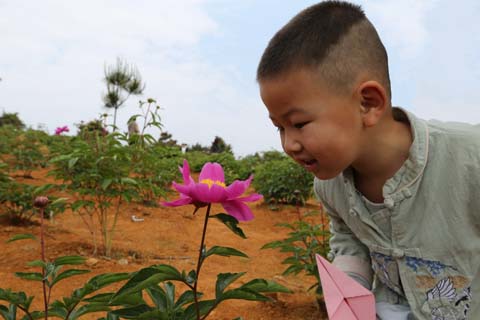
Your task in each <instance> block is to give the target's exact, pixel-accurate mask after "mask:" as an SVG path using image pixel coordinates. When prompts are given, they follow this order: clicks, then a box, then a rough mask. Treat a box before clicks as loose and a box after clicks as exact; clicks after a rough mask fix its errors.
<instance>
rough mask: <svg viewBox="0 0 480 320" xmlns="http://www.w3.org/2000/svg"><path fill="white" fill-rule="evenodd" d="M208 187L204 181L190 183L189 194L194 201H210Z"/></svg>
mask: <svg viewBox="0 0 480 320" xmlns="http://www.w3.org/2000/svg"><path fill="white" fill-rule="evenodd" d="M209 191H210V188H209V187H208V185H207V184H204V183H195V184H193V185H192V189H191V193H190V196H191V197H192V198H193V200H194V201H195V202H197V201H198V202H204V203H208V202H210V194H209Z"/></svg>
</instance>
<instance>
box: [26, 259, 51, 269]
mask: <svg viewBox="0 0 480 320" xmlns="http://www.w3.org/2000/svg"><path fill="white" fill-rule="evenodd" d="M27 266H29V267H40V268H46V266H47V264H46V263H45V262H44V261H42V260H33V261H30V262H29V263H27Z"/></svg>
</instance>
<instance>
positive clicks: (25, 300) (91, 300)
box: [0, 235, 129, 320]
mask: <svg viewBox="0 0 480 320" xmlns="http://www.w3.org/2000/svg"><path fill="white" fill-rule="evenodd" d="M14 238H15V239H14V240H15V241H16V240H21V239H27V238H30V239H31V237H27V235H21V236H17V237H14ZM14 240H12V241H14ZM42 250H43V247H42ZM84 262H85V258H83V257H80V256H62V257H58V258H57V259H55V260H54V261H45V260H35V261H31V262H29V263H28V265H29V266H31V267H39V268H40V269H41V270H40V271H41V272H16V273H15V275H16V276H17V277H20V278H22V279H25V280H30V281H37V282H41V283H42V285H43V286H44V296H43V299H44V305H45V306H47V308H46V309H45V310H43V311H33V310H30V308H31V305H32V301H33V299H34V297H33V296H27V294H26V293H25V292H13V291H11V290H10V289H2V288H0V301H5V302H7V303H8V307H7V306H4V305H2V304H0V316H2V317H3V319H5V320H16V319H17V309H20V310H21V311H22V312H23V314H24V316H23V317H22V318H21V319H22V320H23V319H25V320H26V319H41V318H44V317H45V318H47V313H48V316H49V317H56V318H61V319H69V320H74V319H79V318H80V317H81V316H83V315H85V314H88V313H92V312H98V311H110V309H111V308H110V307H109V306H107V303H106V302H105V301H104V300H105V299H103V300H102V299H101V298H100V297H108V298H109V297H111V296H112V295H113V293H109V292H106V293H105V292H104V293H101V294H97V295H93V294H94V293H96V292H97V291H98V290H100V289H103V288H104V287H106V286H108V285H111V284H113V283H116V282H119V281H124V280H126V279H128V278H129V274H127V273H107V274H100V275H97V276H95V277H93V278H91V279H90V280H89V281H87V283H85V285H84V286H83V287H81V288H78V289H75V290H74V291H73V292H72V294H71V295H70V297H64V298H62V299H59V300H55V301H53V302H52V303H50V297H51V292H52V289H53V287H54V286H55V285H56V284H58V283H59V282H60V281H62V280H65V279H68V278H70V277H73V276H76V275H81V274H84V273H88V272H90V271H89V270H85V269H76V268H72V269H67V270H62V268H63V267H65V266H72V265H73V266H76V265H81V264H84ZM109 300H110V299H107V301H109Z"/></svg>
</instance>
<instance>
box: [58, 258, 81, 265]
mask: <svg viewBox="0 0 480 320" xmlns="http://www.w3.org/2000/svg"><path fill="white" fill-rule="evenodd" d="M84 263H85V258H84V257H81V256H64V257H58V258H57V259H55V261H54V262H53V264H54V265H56V266H62V265H66V264H71V265H76V264H84Z"/></svg>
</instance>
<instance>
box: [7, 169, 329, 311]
mask: <svg viewBox="0 0 480 320" xmlns="http://www.w3.org/2000/svg"><path fill="white" fill-rule="evenodd" d="M45 173H46V172H45V171H37V172H34V173H33V176H34V178H35V179H33V180H25V181H26V182H27V183H32V184H36V185H41V184H44V183H47V182H52V181H51V178H46V177H45ZM171 197H172V199H173V198H175V197H176V195H175V194H172V195H171ZM250 207H251V209H252V211H253V213H254V215H255V219H254V220H252V221H250V222H247V223H241V225H240V227H241V228H242V229H243V231H244V232H245V234H246V236H247V239H241V238H239V237H237V236H236V235H234V234H233V233H232V232H231V231H230V230H228V229H227V228H226V227H225V226H224V225H223V224H221V223H220V222H218V221H217V220H216V219H211V220H210V222H209V227H208V231H207V237H206V245H207V247H211V246H213V245H220V246H227V247H234V248H236V249H238V250H241V251H243V252H245V253H246V254H247V255H248V256H249V258H239V257H230V258H229V257H219V256H218V257H217V256H212V257H209V258H208V260H206V262H205V264H204V266H203V268H202V271H201V274H200V282H199V288H200V291H202V292H203V293H204V294H205V298H209V297H211V295H212V294H213V293H214V291H215V289H214V287H215V280H216V275H217V274H218V273H225V272H241V271H246V272H247V274H246V275H244V276H243V277H242V278H240V280H238V283H239V284H241V283H245V282H247V281H249V280H251V279H253V278H265V279H271V280H275V281H277V282H278V283H280V284H283V285H285V286H286V287H288V288H289V289H291V290H292V291H293V293H292V294H276V295H273V296H272V298H273V301H272V302H266V303H265V302H251V301H243V300H230V301H226V302H223V303H222V304H221V305H220V306H219V307H218V308H217V309H216V310H215V311H214V312H213V313H212V314H211V315H210V316H209V319H213V320H224V319H225V320H231V319H234V318H236V317H240V316H241V317H243V319H245V320H266V319H276V320H294V319H295V320H298V319H326V315H325V314H324V313H323V312H321V311H320V310H319V309H318V307H317V303H316V299H315V295H314V293H313V292H310V291H307V288H309V287H310V286H311V285H312V284H313V279H312V278H309V277H305V276H302V275H298V276H282V275H281V274H282V271H283V270H284V269H285V268H286V266H285V265H282V264H281V261H282V260H283V259H285V258H286V257H287V256H286V255H285V254H283V253H280V252H279V251H278V250H272V249H267V250H260V248H261V247H262V246H263V245H264V244H265V243H267V242H270V241H273V240H279V239H282V238H283V237H285V236H286V235H287V230H286V229H285V228H282V227H278V226H275V224H277V223H281V222H293V221H295V220H297V219H298V218H297V217H298V212H297V209H296V208H295V207H290V206H285V207H283V208H280V210H278V211H272V210H270V209H269V208H268V206H266V205H264V204H262V203H261V202H258V203H253V204H251V206H250ZM318 209H320V207H319V206H318V205H317V204H316V203H315V202H314V201H312V202H310V203H309V205H308V206H307V207H304V208H300V210H302V211H307V210H318ZM192 212H193V207H192V206H185V207H178V208H164V207H159V208H152V207H145V206H142V205H140V204H135V203H133V204H128V205H125V206H124V207H123V209H122V213H121V216H120V218H119V221H118V225H117V229H116V234H115V236H114V241H113V251H114V253H113V255H112V257H111V258H106V257H101V256H95V257H94V256H93V255H92V251H93V250H92V248H93V246H92V239H91V236H90V234H89V232H88V229H87V228H86V226H85V225H84V224H83V222H82V219H81V218H80V217H79V216H78V215H77V214H76V213H72V212H71V211H66V212H64V213H63V214H60V215H58V216H56V217H55V218H54V219H53V220H51V221H48V222H47V228H46V230H47V232H46V234H47V236H46V245H47V258H48V259H51V260H53V259H55V257H58V256H62V255H82V256H84V257H86V258H87V259H90V258H93V260H92V259H91V260H90V262H91V264H92V265H91V266H85V268H88V269H90V270H91V273H88V274H85V275H80V276H75V277H72V278H69V279H68V280H64V281H62V282H60V283H59V284H58V285H57V286H56V287H54V289H53V292H52V300H51V301H53V300H54V299H58V298H61V297H64V296H69V295H70V294H71V292H72V291H73V289H75V288H78V287H81V286H82V285H83V283H85V282H86V281H87V280H88V279H90V278H91V277H93V276H94V275H97V274H100V273H107V272H133V271H136V270H139V269H141V268H144V267H147V266H150V265H153V264H163V263H166V264H172V265H174V266H175V267H176V268H178V269H179V270H183V269H184V270H186V271H187V272H188V271H189V270H191V269H194V268H195V264H196V260H197V257H198V256H197V254H198V246H199V242H200V237H201V231H202V227H203V218H204V214H205V211H202V210H201V209H200V210H199V212H197V214H196V215H195V216H193V215H192ZM219 212H224V210H223V208H222V207H221V206H213V208H212V214H215V213H219ZM132 215H135V216H137V217H139V218H142V219H144V221H142V222H133V221H132V219H131V216H132ZM39 232H40V227H39V226H37V225H33V226H11V225H8V224H5V223H3V224H0V252H1V255H0V288H4V289H5V288H11V289H12V290H15V291H20V290H21V291H25V292H26V293H27V294H29V295H34V296H35V299H34V302H33V308H31V309H32V310H39V309H41V306H42V303H43V302H42V301H43V300H42V288H41V283H39V282H32V281H26V280H22V279H19V278H17V277H15V276H14V272H39V270H38V268H32V267H28V266H27V265H26V264H27V262H29V261H31V260H36V259H40V246H39V244H38V242H36V241H33V240H22V241H17V242H12V243H6V240H7V239H9V238H10V237H12V236H13V235H15V234H19V233H32V234H35V235H36V236H39V234H40V233H39ZM242 281H243V282H242ZM232 286H233V287H234V286H235V283H234V284H233V285H232ZM118 287H119V285H117V286H116V287H115V286H111V287H107V289H109V291H113V289H115V288H118ZM99 316H100V315H86V316H84V317H82V319H97V318H98V317H99Z"/></svg>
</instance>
